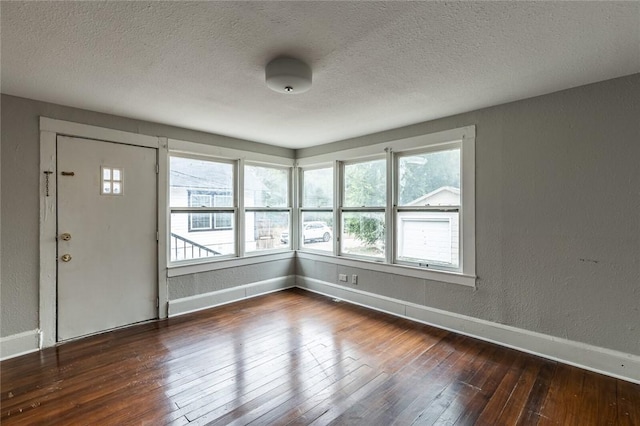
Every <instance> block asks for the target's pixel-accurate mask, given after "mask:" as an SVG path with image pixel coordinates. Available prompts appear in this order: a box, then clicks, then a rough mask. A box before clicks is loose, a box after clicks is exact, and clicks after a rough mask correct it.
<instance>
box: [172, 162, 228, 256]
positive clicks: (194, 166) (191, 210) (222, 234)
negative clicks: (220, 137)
mask: <svg viewBox="0 0 640 426" xmlns="http://www.w3.org/2000/svg"><path fill="white" fill-rule="evenodd" d="M235 180H236V179H235V164H234V163H233V162H224V161H214V160H208V159H207V160H205V159H199V158H191V157H182V156H177V155H172V156H171V157H170V176H169V188H170V193H169V206H170V209H171V218H170V221H171V238H170V259H171V261H172V262H175V261H182V260H192V259H202V258H207V257H219V256H235V255H236V253H237V248H236V233H235V230H234V222H235V217H236V207H235V206H234V193H235V190H234V189H235V188H234V187H235V185H234V182H235Z"/></svg>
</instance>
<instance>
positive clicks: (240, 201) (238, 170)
mask: <svg viewBox="0 0 640 426" xmlns="http://www.w3.org/2000/svg"><path fill="white" fill-rule="evenodd" d="M167 145H168V151H169V155H168V157H167V167H166V179H167V182H168V180H169V174H170V170H169V157H170V156H172V155H173V156H180V157H188V158H196V159H201V160H205V161H217V162H229V163H233V164H234V165H235V176H234V195H233V197H234V203H233V205H234V207H212V208H204V209H203V208H189V207H186V208H184V207H174V208H171V207H170V206H169V203H167V209H166V212H167V213H166V214H167V231H166V235H167V242H168V243H170V241H169V240H168V238H170V235H171V224H170V218H171V212H172V211H175V212H177V211H183V210H184V211H186V210H193V211H194V212H196V213H198V212H199V211H200V210H206V211H209V210H211V211H212V212H213V213H215V212H222V213H224V212H229V211H233V212H234V225H235V229H234V230H233V232H234V233H235V239H236V254H235V255H223V256H216V257H207V258H201V259H194V260H186V261H177V262H176V261H174V262H171V261H170V258H171V253H170V251H169V248H167V251H166V257H167V277H176V276H181V275H188V274H193V273H199V272H207V271H214V270H219V269H226V268H233V267H238V266H243V265H249V264H253V263H256V262H269V261H275V260H280V259H290V258H293V257H294V256H295V252H294V251H293V250H292V249H291V247H289V248H288V249H282V248H278V249H273V250H260V251H254V252H249V253H247V252H246V250H245V211H246V209H245V206H244V166H245V164H247V165H256V166H262V167H274V168H282V169H286V170H288V173H289V174H288V176H289V177H288V194H287V199H288V206H287V207H286V208H276V209H275V210H287V211H289V222H290V226H289V228H290V229H289V232H291V229H292V226H291V223H292V222H294V221H295V220H296V218H295V215H294V214H293V209H292V205H293V198H294V197H293V196H292V194H293V192H292V191H293V189H292V188H293V183H294V182H293V179H292V176H293V174H292V169H293V166H294V160H293V159H290V158H285V157H279V156H275V155H268V154H262V153H256V152H251V151H244V150H239V149H233V148H225V147H221V146H216V145H209V144H203V143H195V142H190V141H184V140H178V139H167ZM169 191H170V185H169V184H167V200H168V199H169ZM251 209H253V208H251ZM260 209H261V208H258V210H260ZM167 246H168V247H169V246H170V244H167Z"/></svg>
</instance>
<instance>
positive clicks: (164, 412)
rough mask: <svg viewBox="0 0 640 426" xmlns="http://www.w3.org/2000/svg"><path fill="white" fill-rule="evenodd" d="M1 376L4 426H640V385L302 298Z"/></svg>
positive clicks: (70, 346) (86, 348)
mask: <svg viewBox="0 0 640 426" xmlns="http://www.w3.org/2000/svg"><path fill="white" fill-rule="evenodd" d="M0 372H1V389H2V401H1V404H2V415H1V417H0V422H1V423H2V425H14V424H15V425H35V424H37V425H47V424H62V425H75V424H88V425H128V424H145V425H159V424H171V425H184V424H188V423H189V424H196V425H200V424H214V425H229V424H238V425H245V424H256V425H271V424H280V425H284V424H296V425H297V424H313V425H326V424H334V425H338V424H341V425H359V424H364V425H391V424H397V425H411V424H417V425H426V424H455V425H470V424H482V425H516V424H523V425H533V424H542V425H547V424H558V425H581V426H582V425H609V424H611V425H616V424H620V425H634V424H635V425H640V385H635V384H632V383H628V382H625V381H622V380H617V379H613V378H610V377H607V376H603V375H599V374H595V373H591V372H588V371H585V370H581V369H578V368H574V367H570V366H567V365H563V364H559V363H557V362H552V361H548V360H545V359H542V358H539V357H535V356H532V355H527V354H524V353H521V352H518V351H514V350H511V349H505V348H503V347H499V346H496V345H493V344H490V343H485V342H481V341H479V340H475V339H472V338H468V337H464V336H461V335H457V334H455V333H450V332H447V331H443V330H439V329H436V328H433V327H429V326H426V325H422V324H417V323H413V322H410V321H407V320H404V319H400V318H396V317H393V316H390V315H385V314H381V313H379V312H375V311H372V310H368V309H364V308H361V307H357V306H354V305H350V304H348V303H345V302H335V301H333V300H331V299H329V298H325V297H322V296H318V295H314V294H312V293H308V292H304V291H302V290H287V291H283V292H279V293H275V294H270V295H267V296H262V297H258V298H255V299H250V300H246V301H242V302H238V303H234V304H231V305H227V306H223V307H219V308H214V309H209V310H206V311H201V312H198V313H194V314H189V315H185V316H181V317H177V318H172V319H169V320H164V321H158V322H154V323H149V324H143V325H138V326H134V327H130V328H126V329H122V330H117V331H113V332H109V333H104V334H101V335H98V336H94V337H89V338H86V339H82V340H78V341H75V342H70V343H66V344H63V345H60V346H58V347H56V348H49V349H46V350H44V351H42V352H40V353H34V354H29V355H25V356H22V357H19V358H14V359H10V360H7V361H4V362H2V363H1V364H0Z"/></svg>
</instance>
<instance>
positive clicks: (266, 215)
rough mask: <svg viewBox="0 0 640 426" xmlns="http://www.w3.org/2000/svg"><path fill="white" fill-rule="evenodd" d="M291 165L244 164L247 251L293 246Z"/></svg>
mask: <svg viewBox="0 0 640 426" xmlns="http://www.w3.org/2000/svg"><path fill="white" fill-rule="evenodd" d="M289 175H290V172H289V169H285V168H276V167H267V166H254V165H247V166H245V168H244V207H245V210H244V221H245V252H247V253H250V252H258V251H264V250H271V249H288V248H289V247H290V241H289V228H290V225H289V224H290V219H291V208H290V202H289V180H290V178H289Z"/></svg>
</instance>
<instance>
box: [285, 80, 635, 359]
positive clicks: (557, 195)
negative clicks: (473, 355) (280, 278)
mask: <svg viewBox="0 0 640 426" xmlns="http://www.w3.org/2000/svg"><path fill="white" fill-rule="evenodd" d="M470 124H475V125H476V126H477V127H476V132H477V134H476V248H477V255H476V259H477V275H478V277H479V279H478V282H477V289H476V290H474V289H472V288H466V287H462V286H457V285H454V284H445V283H438V282H432V281H425V280H419V279H415V278H401V277H398V276H394V275H389V274H381V273H376V272H372V271H369V270H366V269H359V268H347V267H343V266H336V265H335V264H331V263H330V262H327V263H324V262H312V261H309V260H303V259H298V260H297V273H298V274H299V275H303V276H306V277H310V278H315V279H319V280H324V281H328V282H331V283H333V284H337V285H342V284H344V283H340V282H339V281H338V280H337V277H338V274H339V273H346V274H358V276H359V279H358V285H357V287H356V288H358V289H360V290H364V291H369V292H372V293H376V294H381V295H385V296H390V297H395V298H398V299H401V300H407V301H411V302H414V303H419V304H423V305H426V306H430V307H434V308H438V309H443V310H446V311H450V312H456V313H460V314H463V315H468V316H472V317H476V318H481V319H485V320H489V321H494V322H497V323H501V324H507V325H511V326H515V327H519V328H523V329H527V330H532V331H536V332H540V333H545V334H549V335H553V336H558V337H562V338H566V339H570V340H574V341H578V342H584V343H588V344H592V345H596V346H601V347H605V348H610V349H614V350H619V351H623V352H626V353H632V354H636V355H640V74H635V75H632V76H628V77H624V78H619V79H615V80H610V81H605V82H601V83H597V84H592V85H588V86H583V87H579V88H575V89H571V90H566V91H562V92H558V93H553V94H550V95H545V96H541V97H536V98H532V99H527V100H523V101H519V102H514V103H510V104H506V105H501V106H496V107H492V108H487V109H483V110H479V111H474V112H470V113H466V114H461V115H457V116H453V117H449V118H444V119H440V120H435V121H431V122H426V123H421V124H418V125H414V126H409V127H405V128H402V129H396V130H392V131H388V132H382V133H378V134H375V135H370V136H367V137H362V138H356V139H350V140H346V141H341V142H337V143H333V144H329V145H323V146H319V147H314V148H308V149H303V150H299V151H298V152H297V156H298V158H302V157H307V156H311V155H317V154H322V153H326V152H330V151H333V150H341V149H346V148H353V147H356V146H363V145H367V144H372V143H379V142H384V141H389V140H393V139H399V138H406V137H410V136H415V135H420V134H424V133H431V132H435V131H440V130H446V129H450V128H455V127H461V126H465V125H470ZM347 286H349V287H354V286H353V285H351V284H348V285H347Z"/></svg>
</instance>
